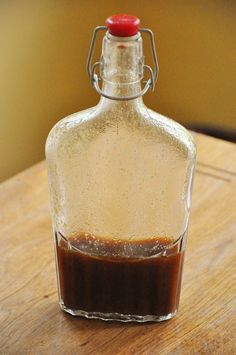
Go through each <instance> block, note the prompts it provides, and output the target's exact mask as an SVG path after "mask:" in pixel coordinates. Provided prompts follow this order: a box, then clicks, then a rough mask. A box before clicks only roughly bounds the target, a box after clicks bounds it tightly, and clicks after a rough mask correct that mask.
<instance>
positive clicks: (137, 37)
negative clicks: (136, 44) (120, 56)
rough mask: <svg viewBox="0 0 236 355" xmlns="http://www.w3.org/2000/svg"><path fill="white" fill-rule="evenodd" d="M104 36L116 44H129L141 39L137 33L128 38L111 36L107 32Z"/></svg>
mask: <svg viewBox="0 0 236 355" xmlns="http://www.w3.org/2000/svg"><path fill="white" fill-rule="evenodd" d="M105 36H106V37H107V38H108V39H110V40H112V41H116V42H131V41H138V40H139V39H142V36H141V33H140V32H138V33H136V34H135V35H133V36H129V37H119V36H114V35H112V34H111V33H110V32H109V31H106V34H105Z"/></svg>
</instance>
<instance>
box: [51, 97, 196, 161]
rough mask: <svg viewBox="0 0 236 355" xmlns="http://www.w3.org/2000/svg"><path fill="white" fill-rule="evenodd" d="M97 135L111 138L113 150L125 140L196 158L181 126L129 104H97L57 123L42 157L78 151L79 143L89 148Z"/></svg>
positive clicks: (143, 106) (186, 134)
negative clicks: (74, 149) (113, 144)
mask: <svg viewBox="0 0 236 355" xmlns="http://www.w3.org/2000/svg"><path fill="white" fill-rule="evenodd" d="M99 135H103V136H106V135H107V137H113V138H114V139H115V142H116V145H117V146H119V144H122V141H123V139H124V137H126V139H128V140H130V141H132V139H133V140H134V141H136V139H137V141H139V142H141V141H143V140H144V141H146V142H150V144H157V145H159V146H160V145H162V146H163V145H165V146H166V147H167V146H169V148H170V150H172V151H178V152H179V153H178V154H180V155H184V156H188V157H192V158H194V156H195V154H196V147H195V143H194V140H193V137H192V135H191V134H190V133H189V132H188V131H187V130H186V129H185V128H184V127H183V126H181V125H180V124H179V123H177V122H175V121H174V120H172V119H169V118H167V117H165V116H163V115H161V114H159V113H157V112H155V111H153V110H151V109H148V108H147V107H146V106H145V105H143V104H142V105H140V107H139V108H138V109H137V108H135V109H134V108H133V107H132V106H130V105H129V104H120V105H110V106H108V107H102V106H101V105H100V104H98V105H97V106H94V107H91V108H89V109H86V110H83V111H80V112H77V113H74V114H72V115H69V116H67V117H65V118H63V119H62V120H60V121H59V122H58V123H57V124H56V125H55V126H54V127H53V128H52V130H51V131H50V133H49V135H48V138H47V142H46V155H47V156H48V155H49V154H50V152H56V151H58V152H59V151H60V150H63V152H65V151H68V152H69V151H71V150H73V145H75V146H76V147H77V148H76V149H78V147H79V144H80V143H79V142H81V144H84V143H86V146H89V144H90V143H89V142H91V143H93V142H94V140H96V139H97V137H99ZM122 136H123V138H122ZM135 137H136V138H135ZM113 138H112V139H113ZM109 139H110V138H109ZM137 141H136V143H137ZM87 143H88V144H87ZM136 143H135V144H136Z"/></svg>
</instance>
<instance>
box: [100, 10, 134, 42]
mask: <svg viewBox="0 0 236 355" xmlns="http://www.w3.org/2000/svg"><path fill="white" fill-rule="evenodd" d="M139 24H140V20H139V18H138V17H136V16H133V15H126V14H119V15H113V16H110V17H108V19H107V20H106V26H107V28H108V31H109V33H110V34H111V35H113V36H117V37H131V36H134V35H136V34H137V33H138V28H139Z"/></svg>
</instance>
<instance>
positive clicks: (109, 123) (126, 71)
mask: <svg viewBox="0 0 236 355" xmlns="http://www.w3.org/2000/svg"><path fill="white" fill-rule="evenodd" d="M106 24H107V26H106V27H98V28H96V30H95V35H96V33H97V32H98V30H103V29H106V30H107V32H106V34H105V37H104V39H103V48H102V56H101V59H100V61H99V62H98V63H95V65H93V66H92V67H91V60H92V54H93V46H94V40H93V41H92V46H91V49H90V54H89V60H88V72H89V75H90V77H91V81H92V83H93V86H94V87H95V88H96V89H97V91H98V92H99V93H100V94H101V99H100V102H99V103H98V105H97V106H95V107H93V108H89V109H87V110H85V111H82V112H79V113H75V114H73V115H71V116H68V117H66V118H64V119H63V120H61V121H60V122H58V123H57V124H56V125H55V126H54V127H53V129H52V130H51V132H50V134H49V136H48V139H47V143H46V158H47V165H48V174H49V185H50V193H51V205H52V218H53V229H54V236H55V254H56V268H57V279H58V290H59V303H60V306H61V308H62V309H63V310H65V311H67V312H68V313H70V314H73V315H82V316H85V317H88V318H101V319H106V320H108V319H113V320H121V321H139V322H144V321H162V320H165V319H169V318H171V317H172V316H174V315H175V314H176V312H177V310H178V305H179V296H180V287H181V277H182V266H183V258H184V250H185V244H186V236H187V228H188V220H189V211H190V201H191V188H192V179H193V171H194V163H195V144H194V142H193V139H192V136H191V135H190V134H189V132H188V131H187V130H186V129H185V128H183V127H182V126H181V125H179V124H178V123H176V122H174V121H172V120H170V119H167V118H166V117H163V116H162V115H160V114H158V113H156V112H154V111H152V110H150V109H148V108H147V107H146V106H145V105H144V103H143V99H142V95H143V94H144V93H145V92H146V91H147V90H148V89H149V88H153V87H154V84H155V80H156V77H157V69H158V68H157V61H156V56H155V48H154V47H152V52H153V55H154V63H155V69H154V71H152V69H151V68H150V67H148V66H146V65H144V57H143V48H142V37H141V33H142V32H147V34H149V35H150V37H151V44H152V46H153V45H154V41H153V35H152V32H151V31H150V30H146V29H138V26H139V20H138V19H137V18H135V17H133V16H128V15H116V16H112V17H111V18H109V19H108V21H107V23H106ZM94 38H95V37H94ZM97 67H99V68H100V76H98V75H97V74H96V69H97ZM144 70H147V71H148V73H149V74H150V79H148V80H147V81H146V82H145V83H144V84H143V83H142V80H143V76H144ZM101 81H103V84H102V87H101V86H100V82H101ZM143 85H144V88H143V89H142V86H143Z"/></svg>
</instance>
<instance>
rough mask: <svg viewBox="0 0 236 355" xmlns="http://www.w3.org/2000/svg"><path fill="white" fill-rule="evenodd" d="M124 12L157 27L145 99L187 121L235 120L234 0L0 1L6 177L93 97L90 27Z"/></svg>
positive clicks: (0, 107)
mask: <svg viewBox="0 0 236 355" xmlns="http://www.w3.org/2000/svg"><path fill="white" fill-rule="evenodd" d="M122 12H126V13H132V14H135V15H137V16H139V17H140V18H141V19H142V25H143V26H146V27H149V28H152V29H153V30H154V33H155V35H156V44H157V50H158V57H159V63H160V77H159V80H158V85H157V89H156V91H155V93H150V94H148V95H147V97H146V103H147V104H148V105H149V106H150V107H152V108H154V109H155V110H157V111H159V112H161V113H163V114H165V115H167V116H170V117H173V118H175V119H176V120H178V121H180V122H182V123H186V124H190V123H195V124H196V123H200V124H211V125H212V124H213V125H218V126H225V127H227V128H229V129H235V128H236V103H235V93H236V65H235V60H236V41H235V39H236V25H235V24H236V2H235V1H233V0H232V1H230V0H228V1H225V0H222V1H220V0H218V1H217V0H215V1H213V0H211V1H210V0H198V1H196V0H189V1H176V0H162V1H161V0H156V1H155V0H140V1H138V0H129V1H115V0H109V1H108V0H99V1H92V0H87V1H82V0H67V1H66V0H64V1H63V0H44V1H32V0H31V1H24V0H18V1H1V2H0V53H1V55H0V161H1V170H0V179H5V178H7V177H9V176H11V175H13V174H15V173H17V172H18V171H21V170H23V169H24V168H26V167H28V166H30V165H32V164H33V163H34V162H36V161H38V160H40V159H42V158H43V157H44V143H45V139H46V136H47V134H48V132H49V130H50V128H51V127H52V126H53V124H54V123H55V122H56V121H58V120H59V119H60V118H62V117H63V116H65V115H67V114H70V113H72V112H75V111H78V110H81V109H83V108H85V107H87V106H92V105H94V104H96V102H97V100H98V96H97V94H96V93H95V91H94V90H93V89H92V88H91V87H90V84H89V80H88V78H87V76H86V70H85V65H86V57H87V53H88V48H89V44H90V39H91V34H92V30H93V28H94V27H95V26H96V25H100V24H104V19H105V18H106V17H108V16H109V15H111V14H113V13H122ZM146 52H147V49H146ZM149 58H150V56H149V55H148V54H147V61H148V60H149Z"/></svg>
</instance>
